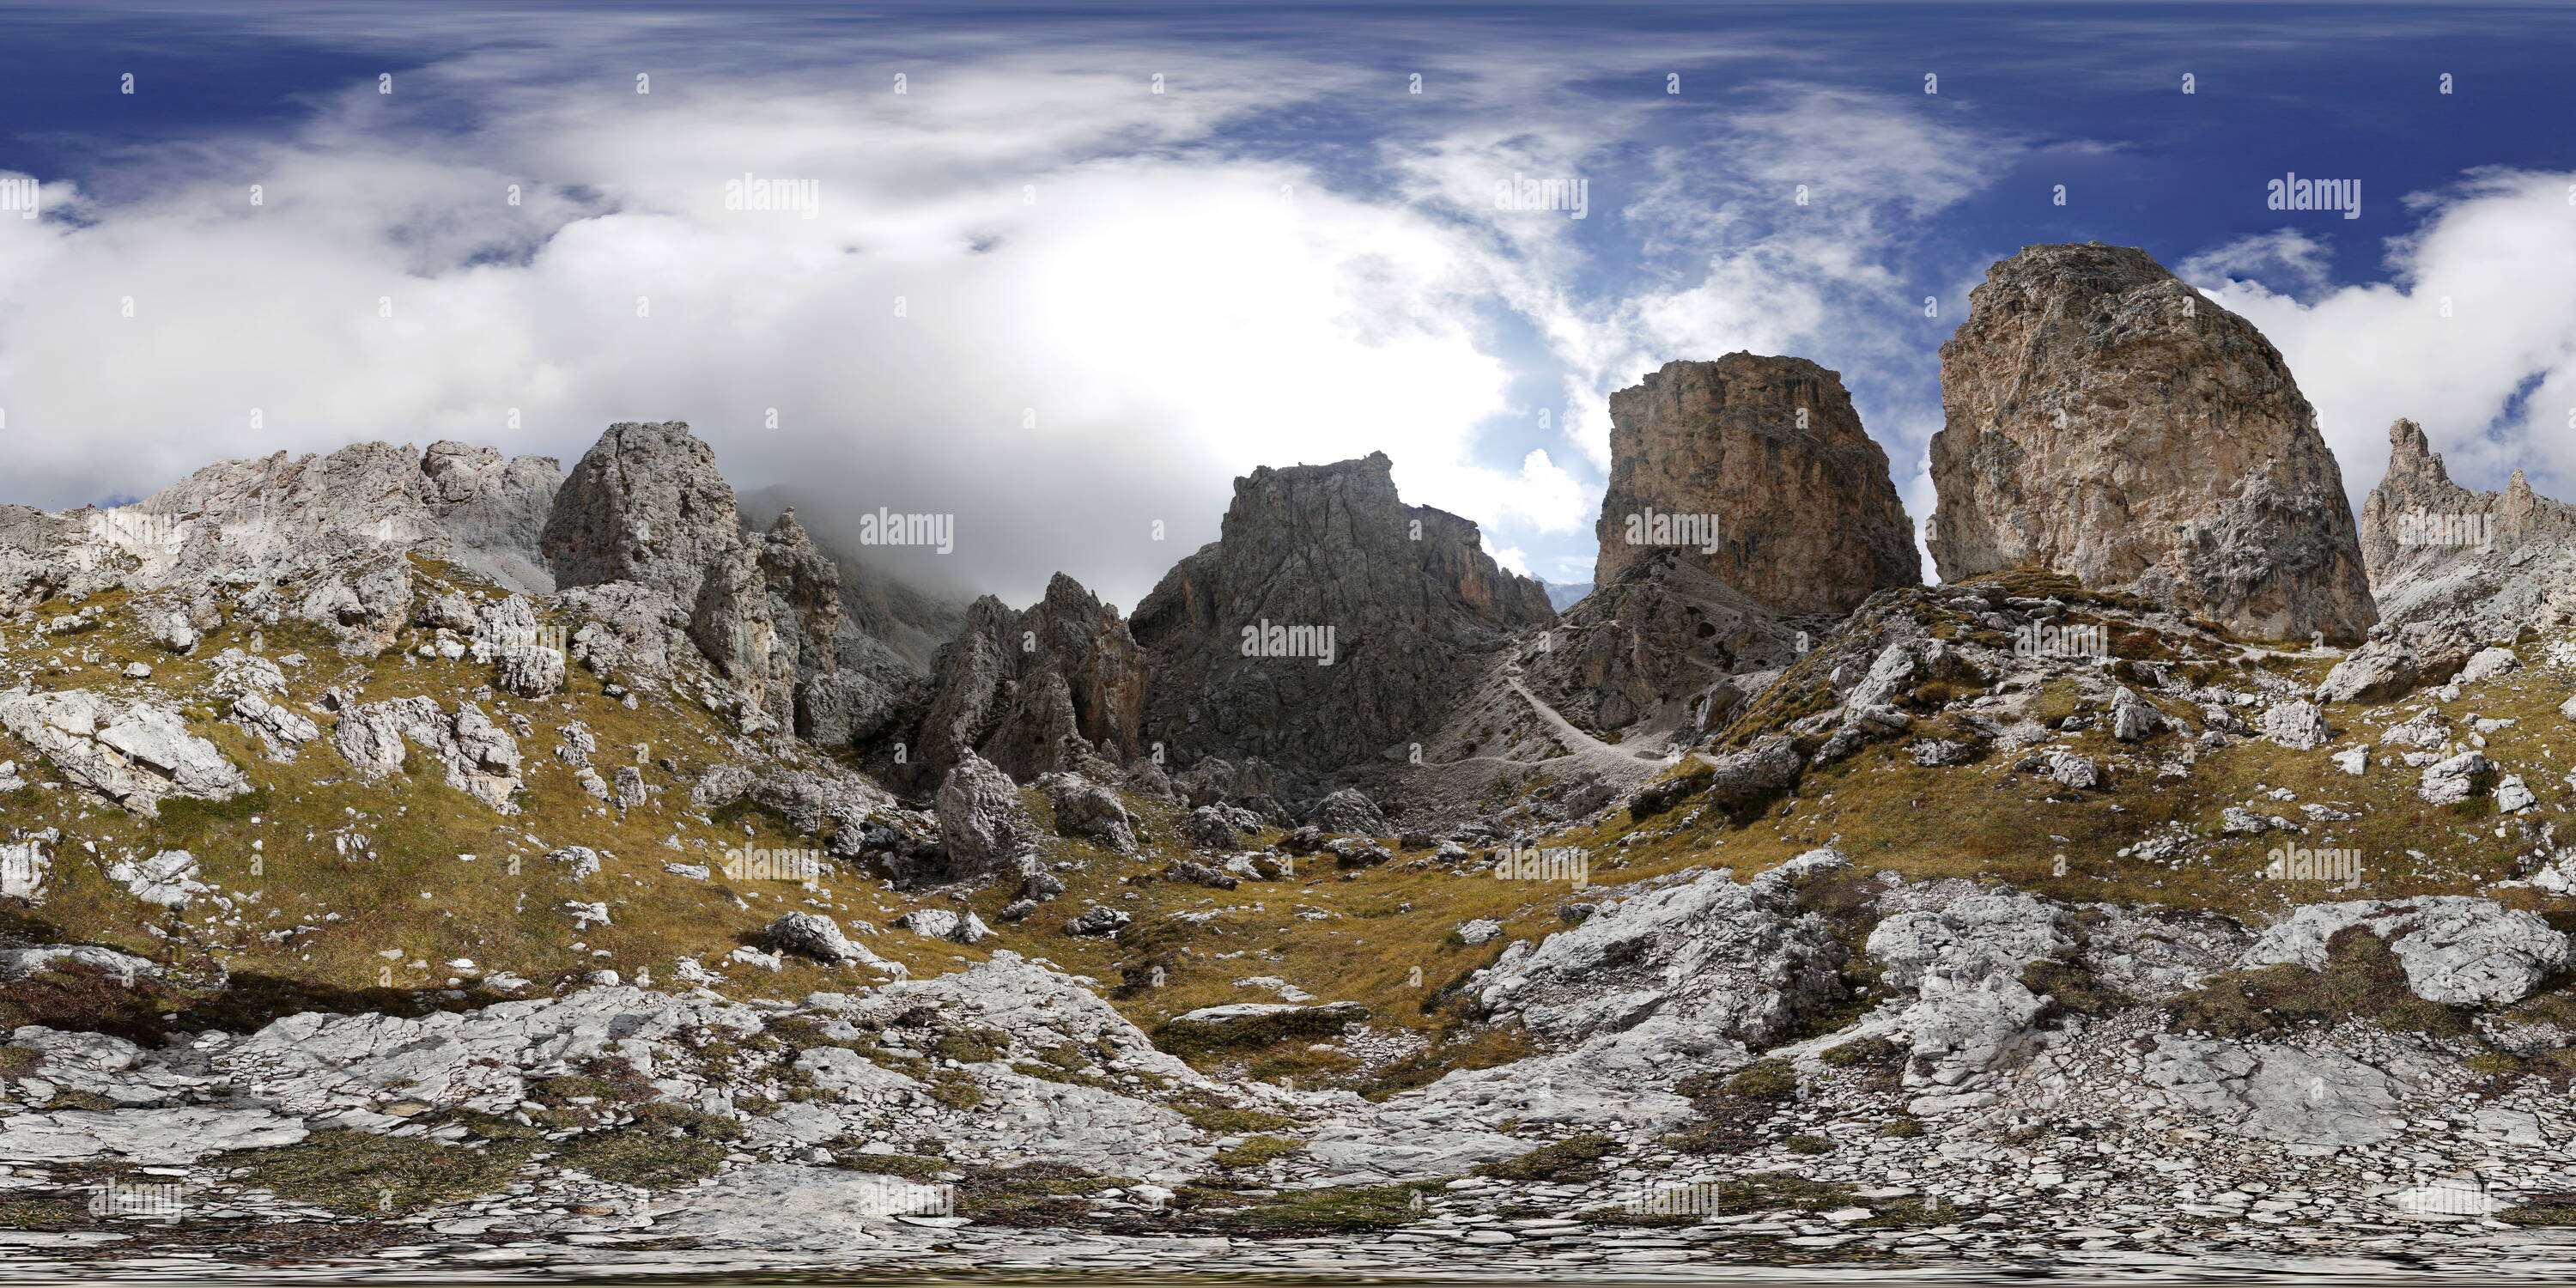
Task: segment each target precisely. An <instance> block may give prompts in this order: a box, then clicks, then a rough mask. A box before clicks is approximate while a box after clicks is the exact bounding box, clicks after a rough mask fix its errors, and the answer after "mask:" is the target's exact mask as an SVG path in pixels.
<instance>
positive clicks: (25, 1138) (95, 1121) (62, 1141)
mask: <svg viewBox="0 0 2576 1288" xmlns="http://www.w3.org/2000/svg"><path fill="white" fill-rule="evenodd" d="M308 1134H309V1133H308V1132H307V1131H306V1129H305V1127H304V1124H303V1123H302V1122H301V1121H299V1120H297V1119H294V1118H288V1117H284V1116H282V1115H279V1114H276V1113H273V1112H271V1111H269V1110H266V1109H217V1108H213V1107H210V1106H203V1105H189V1106H184V1107H180V1108H172V1109H127V1110H120V1111H118V1112H115V1113H95V1112H90V1111H87V1110H67V1111H64V1112H61V1113H51V1114H17V1115H14V1116H11V1117H9V1118H0V1156H5V1157H8V1158H17V1159H28V1160H46V1161H60V1162H70V1161H73V1160H78V1159H90V1158H96V1157H98V1156H100V1155H102V1154H110V1155H114V1156H116V1157H118V1158H120V1159H123V1160H124V1161H126V1162H129V1163H135V1164H139V1165H142V1166H147V1167H150V1166H164V1167H166V1166H172V1165H176V1164H184V1163H193V1162H195V1161H197V1160H198V1159H200V1158H203V1157H205V1156H206V1155H209V1154H214V1153H220V1152H222V1151H224V1150H230V1149H266V1148H270V1147H273V1146H278V1145H292V1144H294V1143H296V1142H297V1141H300V1140H302V1139H304V1138H305V1136H306V1135H308Z"/></svg>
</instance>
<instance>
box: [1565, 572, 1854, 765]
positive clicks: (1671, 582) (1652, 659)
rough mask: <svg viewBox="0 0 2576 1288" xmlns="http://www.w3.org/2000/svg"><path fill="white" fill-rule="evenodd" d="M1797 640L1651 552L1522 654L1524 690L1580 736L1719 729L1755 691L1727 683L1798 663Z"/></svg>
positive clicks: (1722, 586)
mask: <svg viewBox="0 0 2576 1288" xmlns="http://www.w3.org/2000/svg"><path fill="white" fill-rule="evenodd" d="M1823 632H1824V628H1823V626H1822V625H1821V624H1816V626H1815V630H1814V634H1815V635H1816V637H1818V638H1821V637H1822V635H1823ZM1798 635H1799V630H1798V627H1797V625H1796V624H1795V623H1794V622H1793V621H1792V620H1791V619H1787V618H1783V617H1781V616H1780V615H1779V614H1777V613H1775V612H1773V611H1771V610H1770V609H1768V608H1766V607H1764V606H1763V605H1761V604H1758V603H1756V602H1754V601H1753V600H1752V599H1750V598H1748V597H1747V596H1745V595H1744V594H1742V593H1740V592H1738V591H1737V590H1736V589H1735V588H1734V587H1733V586H1732V585H1730V584H1729V583H1728V582H1726V581H1725V580H1723V579H1722V578H1720V577H1719V576H1718V575H1716V574H1714V573H1711V572H1709V571H1708V570H1707V569H1705V568H1704V567H1702V566H1701V564H1700V562H1699V561H1698V560H1696V559H1695V558H1693V557H1692V556H1691V555H1690V554H1689V553H1688V552H1686V551H1677V550H1653V551H1649V552H1647V554H1646V557H1645V558H1643V559H1640V560H1637V561H1635V562H1632V563H1630V564H1628V565H1627V566H1626V567H1623V568H1621V569H1620V570H1619V572H1618V574H1617V576H1616V577H1615V578H1613V579H1612V580H1610V581H1607V582H1605V583H1603V584H1602V585H1601V586H1600V588H1599V589H1597V590H1595V591H1593V592H1592V594H1591V595H1589V596H1587V597H1586V598H1585V599H1584V600H1583V601H1582V602H1581V603H1579V604H1576V605H1575V606H1574V608H1573V609H1572V610H1571V611H1569V612H1567V613H1566V614H1565V616H1564V617H1562V618H1560V619H1558V621H1557V624H1556V627H1555V629H1554V630H1552V631H1550V632H1549V633H1548V637H1547V639H1546V640H1545V646H1544V647H1542V648H1535V649H1526V648H1525V649H1524V650H1523V653H1522V657H1523V659H1524V662H1523V664H1524V666H1525V668H1526V670H1527V679H1526V681H1525V682H1526V683H1527V684H1528V686H1529V687H1530V689H1531V690H1532V691H1533V692H1535V693H1536V694H1538V696H1539V697H1540V698H1541V699H1542V700H1544V701H1545V702H1546V703H1547V704H1548V705H1549V706H1550V707H1552V708H1554V709H1555V710H1556V711H1558V712H1559V713H1561V714H1563V715H1564V716H1565V717H1566V718H1567V719H1569V720H1572V721H1574V722H1575V723H1576V724H1578V725H1580V726H1583V727H1587V728H1592V729H1600V730H1613V729H1628V728H1630V727H1632V726H1636V725H1639V724H1643V723H1652V724H1658V725H1664V726H1674V727H1678V726H1684V725H1688V726H1692V727H1693V728H1694V729H1696V730H1709V729H1719V728H1723V727H1725V724H1726V721H1727V719H1728V718H1729V717H1731V716H1733V715H1734V714H1735V712H1736V710H1737V709H1739V708H1740V707H1742V706H1743V704H1744V702H1745V700H1746V698H1747V697H1748V696H1749V695H1750V693H1751V692H1752V691H1753V690H1754V689H1755V688H1756V687H1757V684H1758V682H1757V681H1755V680H1752V679H1750V678H1747V679H1745V680H1742V681H1737V680H1735V679H1734V678H1733V677H1736V676H1739V675H1746V674H1747V673H1750V672H1762V671H1772V672H1776V671H1778V670H1779V669H1781V668H1784V667H1786V666H1788V665H1789V664H1791V663H1793V662H1795V661H1797V660H1798V656H1799V654H1798Z"/></svg>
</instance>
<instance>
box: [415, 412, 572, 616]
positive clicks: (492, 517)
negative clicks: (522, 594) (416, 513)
mask: <svg viewBox="0 0 2576 1288" xmlns="http://www.w3.org/2000/svg"><path fill="white" fill-rule="evenodd" d="M420 473H421V477H422V478H423V479H425V480H427V482H428V485H429V486H428V494H427V496H426V497H425V498H424V499H425V500H426V502H427V503H428V506H429V513H430V517H431V518H432V519H434V520H435V521H436V522H437V523H438V526H439V527H440V528H442V529H444V530H445V531H446V532H447V535H448V536H449V538H450V539H451V546H450V549H449V552H448V557H449V558H451V559H453V560H455V561H456V562H458V563H460V564H463V565H465V566H466V567H468V568H472V569H473V570H475V571H476V572H480V573H482V574H484V575H485V576H488V577H491V578H492V579H493V580H495V581H498V582H500V583H501V584H503V585H505V586H515V587H520V588H523V589H527V590H533V591H537V592H540V593H542V592H545V591H550V590H553V589H554V584H555V581H554V570H553V569H551V568H548V567H547V566H546V565H545V562H544V561H543V560H542V559H541V558H538V557H536V556H537V554H538V551H539V550H540V549H541V548H542V546H543V543H544V538H545V530H546V521H547V519H548V518H550V517H552V515H553V513H554V505H555V492H556V490H557V489H558V488H560V487H562V486H563V463H562V462H560V461H558V460H556V459H555V458H553V457H551V456H513V457H510V458H508V459H506V460H504V459H503V458H502V456H501V453H500V452H499V451H497V450H495V449H493V448H489V447H475V446H472V445H470V444H467V443H459V442H453V441H442V442H436V443H432V444H430V445H429V451H428V452H426V453H425V454H423V455H422V457H421V460H420Z"/></svg>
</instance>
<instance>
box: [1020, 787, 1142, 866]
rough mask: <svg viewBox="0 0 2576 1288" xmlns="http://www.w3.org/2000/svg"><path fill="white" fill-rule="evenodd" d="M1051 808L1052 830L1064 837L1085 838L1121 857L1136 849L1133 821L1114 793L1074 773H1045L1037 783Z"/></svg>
mask: <svg viewBox="0 0 2576 1288" xmlns="http://www.w3.org/2000/svg"><path fill="white" fill-rule="evenodd" d="M1037 785H1038V790H1040V791H1043V792H1045V793H1046V796H1047V801H1048V803H1049V804H1051V805H1053V806H1054V807H1055V830H1056V831H1057V832H1058V833H1060V834H1062V835H1065V836H1082V837H1089V838H1091V839H1092V840H1095V841H1098V842H1100V843H1101V844H1103V845H1106V846H1108V847H1109V848H1110V849H1113V850H1116V851H1118V852H1119V853H1121V854H1132V853H1134V852H1135V850H1136V820H1135V818H1134V816H1132V815H1130V814H1129V813H1128V812H1127V807H1126V805H1124V804H1122V803H1120V801H1119V799H1118V794H1117V793H1116V792H1113V791H1110V790H1109V789H1108V788H1106V787H1103V786H1101V785H1100V784H1098V783H1095V782H1092V781H1090V780H1089V779H1086V778H1083V777H1081V776H1079V775H1075V774H1049V775H1047V776H1046V777H1044V778H1041V779H1039V780H1038V784H1037Z"/></svg>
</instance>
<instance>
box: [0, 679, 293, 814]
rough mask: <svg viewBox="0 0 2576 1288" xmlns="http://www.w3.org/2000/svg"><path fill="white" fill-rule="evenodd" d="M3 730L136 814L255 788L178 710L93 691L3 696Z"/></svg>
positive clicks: (0, 698) (0, 707)
mask: <svg viewBox="0 0 2576 1288" xmlns="http://www.w3.org/2000/svg"><path fill="white" fill-rule="evenodd" d="M0 729H6V730H8V731H9V733H11V734H12V735H14V736H16V737H17V738H18V740H19V741H21V742H24V743H26V744H27V745H28V746H30V747H33V748H34V749H36V751H37V752H38V753H40V754H42V755H43V756H45V757H46V758H47V759H49V760H51V761H52V762H53V763H54V765H55V767H56V768H58V769H60V770H61V771H62V773H63V776H64V777H66V778H68V779H70V780H71V781H72V782H74V783H77V784H79V785H80V786H81V787H83V788H85V789H87V790H89V791H91V792H94V793H96V794H97V795H98V796H100V797H101V798H103V799H105V800H107V801H110V802H112V803H114V804H117V805H121V806H123V807H125V808H126V809H127V810H130V811H132V812H134V813H137V814H144V815H157V814H159V813H160V812H161V802H162V801H164V800H166V799H169V798H170V797H173V796H186V797H194V798H197V799H201V800H217V801H220V800H230V799H232V798H233V797H235V796H239V795H241V794H242V793H244V792H247V791H249V790H250V782H249V780H248V779H245V778H244V777H242V772H241V770H240V769H239V768H237V767H235V766H234V765H233V763H232V762H231V761H229V760H226V759H225V758H224V755H223V752H222V751H220V750H218V749H217V748H216V747H215V745H214V744H213V743H210V742H208V741H206V740H205V739H203V738H200V737H198V736H196V735H195V734H192V733H190V732H188V723H187V721H186V720H185V719H183V718H181V717H180V715H179V714H178V713H177V712H175V711H172V710H170V709H169V708H167V707H164V706H160V705H158V704H155V703H151V702H125V701H119V700H118V699H116V698H112V697H107V696H105V695H102V694H97V693H92V692H90V691H88V690H86V689H71V690H66V691H63V692H59V693H32V692H27V691H25V690H20V691H16V692H10V693H0Z"/></svg>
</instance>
